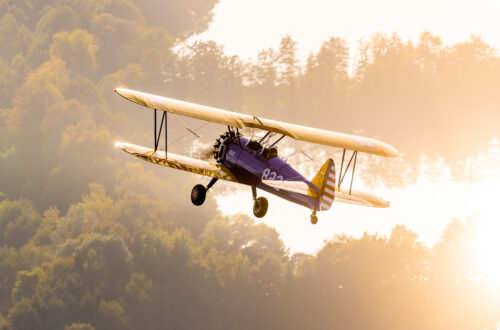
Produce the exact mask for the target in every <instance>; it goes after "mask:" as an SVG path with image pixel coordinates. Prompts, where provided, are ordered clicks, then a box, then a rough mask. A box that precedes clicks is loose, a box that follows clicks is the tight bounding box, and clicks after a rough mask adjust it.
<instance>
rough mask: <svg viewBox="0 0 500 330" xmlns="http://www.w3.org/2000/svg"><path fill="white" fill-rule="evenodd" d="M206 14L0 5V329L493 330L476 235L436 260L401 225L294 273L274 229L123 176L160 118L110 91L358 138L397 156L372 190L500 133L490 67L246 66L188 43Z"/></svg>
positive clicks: (452, 49) (390, 52)
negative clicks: (124, 152) (423, 162)
mask: <svg viewBox="0 0 500 330" xmlns="http://www.w3.org/2000/svg"><path fill="white" fill-rule="evenodd" d="M217 2H218V1H217V0H208V1H205V0H192V1H184V0H174V1H160V0H154V1H131V0H106V1H87V0H56V1H52V2H51V3H50V4H47V2H46V1H43V0H37V1H35V0H31V1H30V0H16V1H9V0H0V13H1V15H2V16H1V17H0V45H1V47H0V108H1V110H0V173H1V174H2V175H0V187H1V190H2V192H3V193H4V194H0V329H3V328H11V329H39V328H46V329H63V328H65V329H94V328H95V329H114V328H116V329H127V328H134V329H158V328H165V327H167V328H173V329H184V328H186V329H200V328H203V329H255V328H263V329H271V328H272V329H280V328H286V329H305V328H308V329H310V328H313V329H315V328H316V329H330V328H355V329H367V328H370V329H374V328H376V329H388V328H395V329H457V328H465V329H476V328H477V329H484V328H494V327H495V326H496V324H498V322H499V320H500V315H499V314H498V310H499V308H498V306H499V301H498V294H497V293H495V292H491V290H490V289H489V288H488V286H487V284H485V283H484V282H482V281H481V280H480V277H478V273H477V271H478V270H477V268H476V267H477V265H475V264H474V262H473V256H472V255H471V252H470V251H471V250H472V249H473V245H474V243H473V242H472V241H471V240H470V239H469V238H468V234H467V233H469V232H471V231H473V230H474V226H473V225H472V224H471V223H469V222H467V223H464V222H461V221H455V222H453V223H452V224H450V226H449V227H448V228H447V229H446V231H445V232H444V233H443V236H442V239H441V242H440V243H438V244H437V245H436V246H435V247H433V248H428V247H425V246H424V245H423V244H422V243H421V242H420V241H419V238H418V236H417V235H416V234H415V233H413V232H411V231H410V230H408V229H407V228H405V227H404V226H396V227H395V228H394V229H393V231H392V233H391V235H390V236H388V237H381V236H377V235H369V234H365V235H364V236H362V237H360V238H351V237H345V236H337V237H334V238H332V240H330V241H328V242H327V243H326V244H325V246H324V247H323V248H322V249H321V250H320V251H318V253H317V254H316V255H306V254H295V255H290V252H289V251H288V250H287V248H286V247H285V246H284V244H283V242H282V241H281V239H280V237H279V234H278V233H277V232H276V231H275V230H274V229H272V228H269V227H268V226H266V225H264V224H256V223H255V222H254V221H253V220H252V219H251V218H249V217H247V216H243V215H236V216H231V217H226V216H223V215H221V214H218V213H217V209H216V204H215V202H214V200H213V197H209V199H208V200H207V202H206V205H205V206H204V208H203V209H195V208H193V207H191V206H188V204H189V199H188V198H186V197H185V196H184V195H183V194H181V193H180V192H182V191H184V192H186V191H187V192H188V191H189V189H190V186H192V184H193V183H194V180H197V179H195V178H193V177H191V176H188V175H184V174H182V173H178V172H176V173H174V172H169V171H170V170H166V171H165V169H163V168H159V167H154V166H150V165H147V164H143V163H139V162H137V161H133V160H132V161H130V162H128V161H127V160H125V158H123V157H122V156H121V154H120V153H119V151H117V150H115V148H114V147H113V144H114V142H115V140H121V139H125V140H128V141H132V142H134V143H138V144H145V145H149V144H150V143H151V142H150V140H151V132H150V130H149V129H146V127H147V128H149V127H150V121H151V117H150V116H149V115H144V112H141V111H138V110H137V107H136V106H135V105H133V104H129V103H125V102H123V100H122V99H121V98H118V97H116V95H114V93H113V92H112V90H113V88H115V87H119V86H125V87H130V88H136V89H139V90H145V91H149V92H153V93H158V94H165V95H166V96H172V97H177V98H183V99H187V100H189V101H194V102H199V103H204V104H207V105H211V106H220V107H224V108H228V109H234V110H236V111H238V110H241V111H243V112H246V113H252V114H256V115H262V116H264V117H271V118H273V117H274V118H275V119H278V120H286V121H291V122H298V123H302V124H305V125H311V126H317V127H320V128H328V129H332V127H333V126H335V129H338V130H341V131H346V132H349V131H352V129H353V128H358V127H361V128H364V129H365V131H366V134H367V135H374V136H378V137H380V138H382V139H385V140H388V141H393V142H394V141H397V143H396V142H394V143H395V144H396V145H397V146H398V148H399V149H400V150H402V151H403V152H405V153H406V154H407V155H408V156H407V158H401V159H400V160H399V162H398V163H396V164H395V163H393V164H392V165H391V164H389V165H388V164H387V163H382V162H378V161H373V162H370V164H371V165H373V166H372V168H370V169H366V171H365V170H364V171H363V172H364V173H365V174H364V175H367V176H368V177H370V179H371V181H373V178H374V177H380V178H381V179H380V180H385V182H386V183H387V184H389V185H402V184H405V183H406V182H409V181H410V182H411V180H415V179H416V175H417V174H416V173H418V171H412V168H411V165H412V163H411V162H412V160H413V159H414V158H415V157H416V156H417V155H419V154H420V152H422V151H425V152H426V153H428V154H430V155H431V156H432V155H439V156H444V157H446V158H447V159H452V160H453V159H456V158H458V159H460V157H461V156H463V155H464V154H468V153H470V151H471V150H473V151H475V150H476V149H477V145H478V144H481V143H482V142H484V141H487V140H489V139H490V138H491V136H492V135H494V134H498V123H499V122H500V117H499V114H498V111H496V109H498V105H499V104H500V98H499V96H498V86H499V85H500V78H499V77H500V75H499V72H500V66H499V63H500V62H499V61H498V56H497V54H496V53H495V51H494V50H493V49H492V48H491V47H490V46H489V45H487V44H486V43H485V42H484V41H483V40H482V39H481V38H480V37H478V36H472V37H471V38H470V40H467V41H465V42H461V43H457V44H455V45H450V46H445V45H443V43H442V41H441V39H440V38H439V37H437V36H435V35H432V34H431V33H429V32H426V33H423V34H422V35H421V36H420V39H419V41H418V42H417V43H415V44H414V43H411V42H405V41H403V40H401V38H400V37H398V36H397V35H396V34H393V35H390V36H387V35H382V34H378V35H374V36H373V37H372V38H370V39H369V40H365V41H364V42H361V43H360V46H359V49H358V55H359V56H358V57H357V58H358V62H356V63H354V64H353V63H349V51H350V50H349V49H348V47H347V45H346V42H345V41H344V40H343V39H342V38H339V37H332V38H330V39H328V40H326V41H325V42H324V43H323V44H322V45H321V47H320V49H319V51H318V52H317V53H313V54H311V55H310V56H309V58H308V60H307V63H306V64H305V66H304V67H302V66H301V63H300V61H299V60H298V57H297V54H296V50H297V44H296V42H295V41H294V40H293V39H292V38H291V37H290V36H285V37H284V38H283V39H282V41H281V43H280V45H279V47H278V49H267V50H263V51H262V52H261V53H260V54H259V56H258V57H257V59H255V60H249V61H241V60H240V59H239V58H238V57H237V56H228V55H227V54H225V53H224V49H223V47H222V46H220V45H217V44H216V43H214V42H212V41H206V42H201V41H194V42H187V43H180V42H179V41H185V40H188V39H187V38H188V37H189V36H191V35H193V34H194V33H198V32H201V31H203V30H205V29H206V28H207V27H208V24H209V22H210V20H211V17H212V10H213V7H214V6H215V4H216V3H217ZM174 49H175V51H174ZM402 109H404V111H402ZM450 109H453V111H451V110H450ZM409 122H411V125H408V123H409ZM190 125H191V123H190ZM332 125H333V126H332ZM398 127H400V128H401V127H404V139H402V138H401V134H402V133H401V130H400V129H398ZM443 127H446V135H445V136H443V133H442V132H443ZM471 127H480V128H481V129H480V132H479V131H474V130H473V129H472V130H471V129H470V128H471ZM169 130H170V132H172V135H173V136H180V135H181V134H180V132H181V130H182V134H184V133H185V132H184V128H183V127H181V128H179V127H176V125H173V124H171V123H169ZM212 130H213V129H212ZM423 132H424V133H423ZM200 133H201V135H202V139H201V142H208V141H210V142H211V141H212V140H213V139H212V136H210V134H211V133H209V130H205V131H202V132H200ZM184 141H187V143H184V142H182V143H184V144H177V143H174V145H172V146H169V148H171V149H169V150H173V151H174V152H179V153H181V152H183V151H185V150H186V149H187V148H188V147H189V143H190V142H191V141H192V140H189V139H185V140H184ZM429 141H432V143H430V142H429ZM184 147H186V148H184ZM176 148H177V149H176ZM178 149H182V150H178ZM443 150H445V151H443ZM394 164H395V165H394ZM377 183H378V182H377ZM377 183H374V184H377ZM7 196H8V198H7ZM186 196H187V194H186ZM42 213H43V216H41V215H40V214H42ZM422 315H426V317H422Z"/></svg>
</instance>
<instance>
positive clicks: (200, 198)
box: [191, 184, 207, 206]
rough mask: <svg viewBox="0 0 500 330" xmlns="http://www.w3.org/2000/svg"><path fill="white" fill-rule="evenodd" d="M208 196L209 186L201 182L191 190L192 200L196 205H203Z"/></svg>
mask: <svg viewBox="0 0 500 330" xmlns="http://www.w3.org/2000/svg"><path fill="white" fill-rule="evenodd" d="M206 197H207V188H205V187H204V186H203V185H201V184H197V185H196V186H194V187H193V190H191V202H193V204H194V205H196V206H200V205H202V204H203V202H205V198H206Z"/></svg>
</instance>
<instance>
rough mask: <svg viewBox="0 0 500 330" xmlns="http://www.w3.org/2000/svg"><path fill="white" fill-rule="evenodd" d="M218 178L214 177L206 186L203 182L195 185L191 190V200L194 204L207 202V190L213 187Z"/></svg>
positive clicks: (198, 204)
mask: <svg viewBox="0 0 500 330" xmlns="http://www.w3.org/2000/svg"><path fill="white" fill-rule="evenodd" d="M217 180H218V179H216V178H212V180H210V182H209V183H208V185H207V187H206V188H205V187H204V186H203V185H201V184H197V185H196V186H194V187H193V190H191V202H193V204H194V205H196V206H200V205H202V204H203V202H205V198H206V197H207V191H208V190H209V189H210V188H212V186H213V185H214V184H215V183H216V182H217Z"/></svg>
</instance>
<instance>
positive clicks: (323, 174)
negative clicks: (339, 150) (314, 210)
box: [312, 158, 336, 211]
mask: <svg viewBox="0 0 500 330" xmlns="http://www.w3.org/2000/svg"><path fill="white" fill-rule="evenodd" d="M312 183H313V184H315V185H316V187H318V188H320V195H319V197H318V198H319V208H318V210H319V211H327V210H329V209H330V207H332V204H333V200H334V199H335V186H336V176H335V163H334V162H333V159H331V158H330V159H328V160H327V161H326V162H325V164H323V166H322V167H321V169H320V170H319V172H318V173H317V174H316V176H315V177H314V178H313V179H312Z"/></svg>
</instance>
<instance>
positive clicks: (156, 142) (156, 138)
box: [154, 109, 168, 160]
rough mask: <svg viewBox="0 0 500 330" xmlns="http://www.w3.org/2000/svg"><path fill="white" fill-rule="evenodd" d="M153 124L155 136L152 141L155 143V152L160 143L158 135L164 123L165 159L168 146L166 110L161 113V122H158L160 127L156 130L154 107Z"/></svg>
mask: <svg viewBox="0 0 500 330" xmlns="http://www.w3.org/2000/svg"><path fill="white" fill-rule="evenodd" d="M154 116H155V117H154V118H155V120H154V125H155V132H154V133H155V138H154V143H155V153H156V150H158V146H159V145H160V136H161V131H162V129H163V123H165V160H166V159H167V147H168V143H167V141H168V137H167V112H166V111H163V115H162V118H161V123H160V129H159V130H157V126H158V125H157V123H156V122H157V119H156V118H157V116H156V109H155V113H154Z"/></svg>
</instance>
